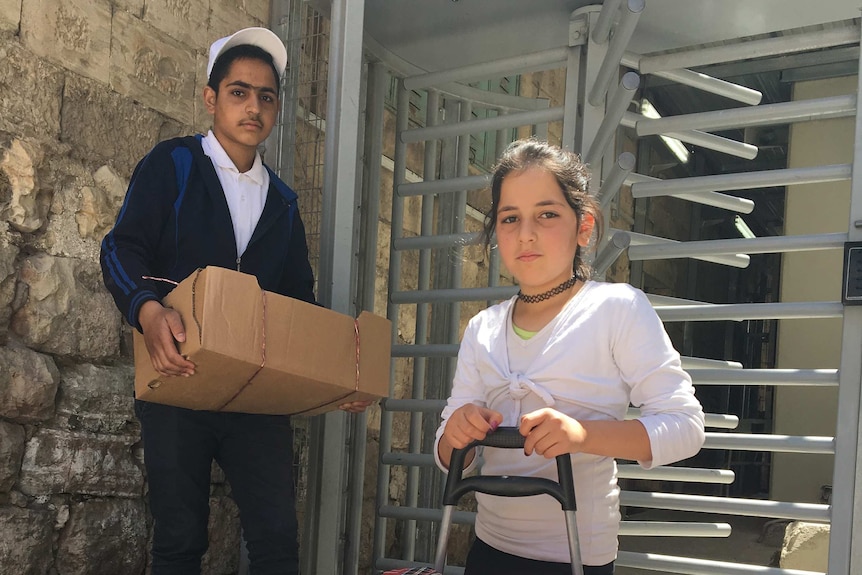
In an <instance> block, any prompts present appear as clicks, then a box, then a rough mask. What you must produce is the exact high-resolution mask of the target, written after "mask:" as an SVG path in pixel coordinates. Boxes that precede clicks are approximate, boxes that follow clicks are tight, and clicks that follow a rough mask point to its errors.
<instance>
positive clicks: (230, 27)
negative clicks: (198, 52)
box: [203, 1, 269, 54]
mask: <svg viewBox="0 0 862 575" xmlns="http://www.w3.org/2000/svg"><path fill="white" fill-rule="evenodd" d="M266 4H267V11H268V10H269V2H266ZM268 20H269V17H268V16H267V18H266V19H265V20H261V19H259V18H257V17H256V16H254V15H252V14H249V13H248V11H244V10H243V9H242V6H241V4H240V3H239V2H215V1H214V2H212V4H211V5H210V26H209V36H208V38H207V43H206V44H205V45H204V46H203V48H204V50H203V52H204V53H207V54H208V53H209V45H210V44H211V43H212V42H213V41H214V40H216V39H218V38H224V37H225V36H230V35H231V34H233V33H234V32H236V31H237V30H242V29H243V28H248V27H250V26H262V27H264V28H266V27H267V26H266V24H263V22H267V21H268Z"/></svg>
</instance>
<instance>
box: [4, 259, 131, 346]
mask: <svg viewBox="0 0 862 575" xmlns="http://www.w3.org/2000/svg"><path fill="white" fill-rule="evenodd" d="M18 281H19V287H20V288H22V289H23V290H24V291H23V294H24V295H23V296H22V298H21V299H22V301H21V302H20V307H19V308H18V309H17V310H16V311H15V312H14V314H13V316H12V331H13V332H14V333H16V334H17V335H18V336H19V337H20V338H21V340H22V341H23V342H24V343H25V344H27V345H28V346H29V347H31V348H33V349H36V350H38V351H43V352H46V353H51V354H55V355H60V356H69V357H73V358H84V359H100V358H105V357H110V356H114V355H117V353H118V351H119V346H120V328H121V325H122V320H121V317H120V314H119V312H118V311H117V309H116V307H115V305H114V301H113V299H112V298H111V296H110V295H109V294H108V292H107V291H106V290H105V288H104V286H103V284H102V272H101V269H100V268H99V265H98V264H97V263H95V262H87V261H82V260H77V259H72V258H58V257H52V256H50V255H48V254H36V255H33V256H30V257H27V258H25V259H24V260H23V261H22V262H21V264H20V270H19V276H18Z"/></svg>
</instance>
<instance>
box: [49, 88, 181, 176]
mask: <svg viewBox="0 0 862 575" xmlns="http://www.w3.org/2000/svg"><path fill="white" fill-rule="evenodd" d="M168 122H169V120H167V119H166V118H165V117H164V116H163V115H161V114H159V113H158V112H156V111H154V110H150V109H148V108H146V107H144V106H142V105H140V104H138V103H136V102H135V101H134V100H132V99H130V98H124V97H123V96H120V95H119V94H117V93H115V92H113V91H112V90H111V89H110V88H108V87H107V86H103V85H101V84H98V83H97V82H93V81H91V80H87V79H85V78H80V77H76V76H70V77H69V79H68V81H67V82H66V85H65V88H64V92H63V109H62V117H61V120H60V130H61V139H62V140H63V142H66V143H67V144H68V145H69V146H70V147H71V156H72V158H73V159H76V160H80V161H81V162H83V163H84V164H85V165H87V166H88V167H90V168H91V169H93V170H95V169H97V168H99V167H101V166H102V165H104V164H105V163H109V164H110V165H111V166H112V167H113V168H114V169H115V171H116V172H117V174H118V175H119V177H121V178H124V179H128V178H130V177H131V175H132V171H133V170H134V168H135V166H136V165H137V164H138V162H139V161H140V160H141V158H143V157H144V156H145V155H146V154H147V153H148V152H149V151H150V149H152V147H153V146H154V145H155V144H156V143H157V142H158V141H159V136H160V132H161V130H162V127H163V126H164V125H165V124H166V123H168Z"/></svg>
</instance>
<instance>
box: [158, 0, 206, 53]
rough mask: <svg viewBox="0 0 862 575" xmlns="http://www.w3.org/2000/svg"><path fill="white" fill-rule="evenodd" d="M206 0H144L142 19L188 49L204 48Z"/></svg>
mask: <svg viewBox="0 0 862 575" xmlns="http://www.w3.org/2000/svg"><path fill="white" fill-rule="evenodd" d="M209 8H210V5H209V2H200V0H147V6H146V10H145V11H144V22H146V23H147V24H149V25H150V26H152V27H153V28H155V29H158V30H160V31H162V32H164V33H165V34H167V35H168V36H170V37H171V38H173V39H175V40H177V41H179V42H182V43H183V44H186V45H187V46H189V47H190V48H192V50H201V51H203V50H208V49H209V46H210V44H211V43H212V41H213V40H215V39H216V37H213V38H210V34H209V33H208V32H207V30H208V28H209V26H208V25H207V24H208V21H209V12H210V10H209Z"/></svg>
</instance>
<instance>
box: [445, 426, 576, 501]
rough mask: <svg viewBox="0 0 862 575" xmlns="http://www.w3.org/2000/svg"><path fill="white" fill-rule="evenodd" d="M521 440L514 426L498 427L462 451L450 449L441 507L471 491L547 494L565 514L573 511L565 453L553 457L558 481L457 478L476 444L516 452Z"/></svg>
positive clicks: (505, 494)
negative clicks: (450, 453) (555, 457)
mask: <svg viewBox="0 0 862 575" xmlns="http://www.w3.org/2000/svg"><path fill="white" fill-rule="evenodd" d="M524 439H525V438H524V436H523V435H521V433H520V432H519V431H518V428H517V427H500V428H498V429H497V430H496V431H494V432H491V433H489V434H488V435H487V436H486V437H485V439H481V440H476V441H473V442H471V443H470V444H469V445H467V446H466V447H464V448H463V449H455V450H453V451H452V457H451V459H450V461H449V475H448V476H447V477H446V490H445V491H444V492H443V505H457V504H458V501H459V500H460V499H461V497H462V496H463V495H465V494H466V493H469V492H471V491H478V492H479V493H487V494H489V495H500V496H503V497H524V496H527V495H540V494H547V495H550V496H551V497H553V498H554V499H556V500H557V501H559V502H560V505H562V507H563V509H564V510H565V511H576V510H577V505H576V503H575V482H574V479H573V478H572V458H571V456H570V455H569V454H568V453H564V454H562V455H558V456H557V476H558V477H559V482H556V481H552V480H550V479H545V478H542V477H520V476H511V477H510V476H479V477H467V478H463V477H461V475H462V474H463V473H464V459H465V458H466V456H467V453H469V451H470V450H471V449H473V448H474V447H476V446H477V445H484V446H487V447H498V448H503V449H518V448H523V447H524Z"/></svg>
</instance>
